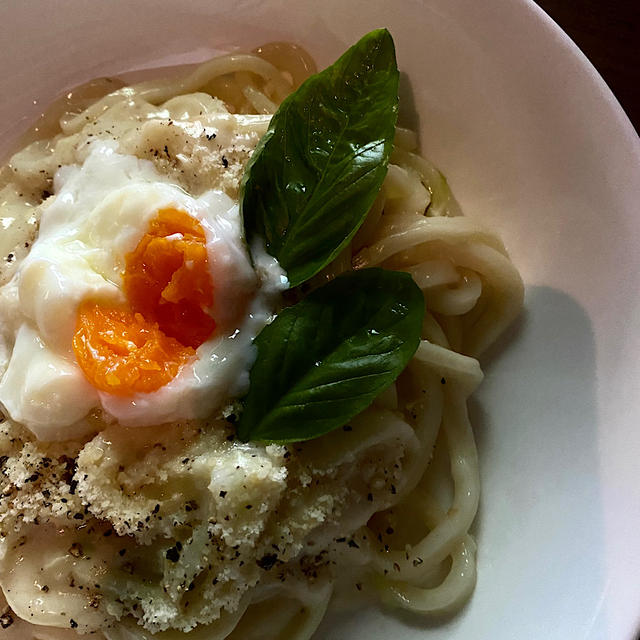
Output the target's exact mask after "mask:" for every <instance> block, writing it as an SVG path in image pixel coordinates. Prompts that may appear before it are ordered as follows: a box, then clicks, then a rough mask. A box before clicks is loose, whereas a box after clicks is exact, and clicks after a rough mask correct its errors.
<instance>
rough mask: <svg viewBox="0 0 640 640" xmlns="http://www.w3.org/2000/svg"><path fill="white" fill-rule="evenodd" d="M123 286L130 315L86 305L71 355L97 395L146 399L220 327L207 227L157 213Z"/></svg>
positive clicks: (180, 214) (172, 212)
mask: <svg viewBox="0 0 640 640" xmlns="http://www.w3.org/2000/svg"><path fill="white" fill-rule="evenodd" d="M123 280H124V291H125V294H126V296H127V300H128V302H129V307H130V309H115V308H110V307H103V306H100V305H97V304H93V303H84V304H83V305H81V307H80V309H79V311H78V321H77V325H76V333H75V335H74V338H73V349H74V352H75V354H76V359H77V361H78V364H79V365H80V367H81V369H82V370H83V372H84V374H85V376H86V377H87V378H88V380H89V382H91V384H92V385H93V386H94V387H95V388H96V389H100V390H102V391H107V392H109V393H112V394H115V395H130V394H132V393H136V392H146V393H148V392H150V391H155V390H156V389H159V388H160V387H162V386H163V385H165V384H167V382H169V381H170V380H172V379H173V378H174V377H175V376H176V375H177V373H178V371H179V370H180V367H182V365H184V364H185V362H187V360H189V359H190V358H191V357H193V356H194V355H195V349H196V348H197V347H199V346H200V345H201V344H202V343H203V342H205V341H206V340H208V339H209V337H210V336H211V334H212V333H213V331H214V329H215V327H216V323H215V321H214V319H213V318H212V317H211V316H210V315H209V314H208V312H207V310H208V309H209V308H210V307H211V305H212V304H213V285H212V282H211V275H210V274H209V269H208V259H207V250H206V238H205V234H204V230H203V228H202V225H201V224H200V223H199V222H198V221H197V220H196V219H194V218H192V217H191V216H189V215H188V214H187V213H185V212H184V211H179V210H177V209H162V210H161V211H159V212H158V215H157V217H156V218H155V219H154V220H152V221H151V223H150V225H149V230H148V231H147V233H146V234H145V235H144V236H143V237H142V239H141V240H140V242H139V243H138V246H137V247H136V248H135V249H134V250H133V251H132V252H131V253H129V254H128V255H127V256H126V257H125V271H124V274H123Z"/></svg>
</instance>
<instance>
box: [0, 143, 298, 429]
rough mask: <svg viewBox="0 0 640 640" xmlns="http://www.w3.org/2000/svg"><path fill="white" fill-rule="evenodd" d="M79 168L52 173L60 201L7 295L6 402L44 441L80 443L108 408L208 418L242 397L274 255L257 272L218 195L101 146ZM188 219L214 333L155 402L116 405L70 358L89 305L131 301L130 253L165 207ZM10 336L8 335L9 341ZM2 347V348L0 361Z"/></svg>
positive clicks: (139, 399)
mask: <svg viewBox="0 0 640 640" xmlns="http://www.w3.org/2000/svg"><path fill="white" fill-rule="evenodd" d="M93 147H94V148H93V150H92V152H91V154H90V155H89V156H88V158H87V159H86V160H85V162H84V163H83V165H82V166H73V167H63V168H62V169H60V170H59V171H58V173H57V174H56V179H55V185H54V189H55V194H56V198H55V199H54V201H53V203H52V204H51V205H50V206H49V207H48V208H47V209H46V210H45V211H44V212H43V215H42V220H41V225H40V230H39V235H38V238H37V240H36V241H35V243H34V244H33V246H32V248H31V251H30V253H29V255H28V256H27V257H26V258H25V259H24V261H23V263H22V264H21V265H20V267H19V268H18V270H17V272H16V274H15V275H14V277H13V279H12V280H11V281H10V282H9V283H8V284H7V285H5V286H4V287H2V288H0V299H2V300H5V301H6V304H4V307H3V308H2V309H0V321H2V322H3V323H4V324H5V326H6V327H10V329H9V330H8V331H7V330H5V340H4V342H5V344H4V345H3V346H4V351H5V352H6V353H10V357H9V361H8V366H6V371H5V372H4V375H3V377H2V380H0V403H1V404H2V405H3V407H4V409H5V411H6V412H7V413H8V414H9V415H10V416H11V417H12V418H13V419H14V420H16V421H18V422H20V423H22V424H24V425H26V426H27V427H28V428H29V429H31V430H32V431H33V432H34V433H35V435H36V436H37V437H38V438H39V439H41V440H62V439H67V438H71V437H73V438H75V437H81V436H83V435H86V434H88V433H90V432H91V431H94V430H95V421H90V420H86V419H85V418H86V416H87V414H89V413H90V412H91V411H92V409H102V411H103V413H104V417H105V418H106V420H107V421H117V422H118V423H120V424H123V425H127V426H147V425H154V424H163V423H168V422H175V421H179V420H186V419H196V418H204V417H206V416H208V415H210V414H211V413H212V412H213V411H214V410H215V409H216V408H217V407H220V406H221V404H223V403H224V402H226V401H227V400H228V399H229V398H233V397H236V396H238V395H239V394H241V393H243V392H244V390H245V389H246V386H247V384H248V371H249V368H250V367H251V364H252V362H253V358H254V353H253V349H252V346H251V342H252V339H253V338H254V337H255V335H257V333H258V332H259V331H260V329H261V328H262V327H263V326H264V325H265V324H266V323H267V322H268V320H269V318H270V315H271V313H270V304H271V298H272V296H273V293H274V292H277V291H279V290H282V289H283V288H284V287H285V286H286V278H285V277H284V273H283V272H282V270H281V269H279V267H278V266H277V263H275V261H274V260H273V259H270V258H268V257H267V256H266V255H265V256H262V257H261V258H260V259H259V260H258V263H259V268H258V272H256V271H255V270H254V266H253V265H252V263H251V259H250V257H249V254H248V252H247V249H246V246H245V244H244V240H243V236H242V223H241V220H240V214H239V208H238V204H237V203H236V202H234V201H233V200H232V199H231V198H229V197H228V196H227V195H226V194H224V193H223V192H221V191H209V192H207V193H205V194H203V195H202V196H200V197H199V198H193V197H192V196H190V195H189V194H187V193H186V192H185V191H183V190H182V189H180V188H178V187H177V186H175V185H173V184H170V183H169V181H168V180H167V179H166V178H165V177H163V176H162V175H160V174H159V173H158V172H157V171H156V169H155V168H154V167H153V165H152V164H151V162H149V161H146V160H140V159H138V158H135V157H133V156H126V155H121V154H119V153H117V152H116V151H115V148H114V147H113V146H110V145H108V144H100V145H93ZM168 207H173V208H176V209H180V210H183V211H186V212H187V213H189V214H190V215H192V216H193V217H194V218H196V219H197V220H198V221H199V222H200V223H201V225H202V227H203V229H204V231H205V236H206V248H207V255H208V261H209V269H210V273H211V277H212V282H213V287H214V303H213V308H212V310H211V313H212V316H213V317H214V319H215V320H216V323H217V329H216V331H215V333H214V335H213V337H212V338H211V339H209V340H208V341H207V342H205V343H203V344H202V345H201V346H200V347H199V348H198V349H197V351H196V359H195V361H191V362H189V363H187V364H186V365H185V366H184V367H183V368H182V369H181V371H180V372H179V374H178V375H177V376H176V377H175V378H174V379H173V380H171V381H170V382H169V383H168V384H166V385H165V386H163V387H161V388H160V389H158V390H157V391H155V392H152V393H136V394H133V395H131V396H126V397H122V396H115V395H111V394H108V393H106V392H102V391H98V390H96V389H94V388H93V387H92V386H91V385H90V383H89V382H88V381H87V379H86V378H85V377H84V374H83V373H82V371H81V369H80V367H79V366H78V364H77V362H76V360H75V356H74V353H73V350H72V346H71V341H72V338H73V334H74V331H75V326H76V320H77V310H78V307H79V305H80V304H81V303H82V302H83V301H84V300H88V299H90V300H93V301H96V302H98V303H102V304H105V305H112V304H117V303H122V302H126V297H125V294H124V291H123V281H122V273H123V271H124V267H125V256H126V255H127V253H129V252H131V251H133V250H134V249H135V247H136V246H137V244H138V242H139V241H140V238H141V237H142V236H143V235H144V234H145V233H146V231H147V229H148V226H149V222H150V221H151V220H152V219H153V218H154V217H155V216H156V215H157V213H158V211H159V210H160V209H163V208H168ZM7 333H8V334H9V336H8V337H7V335H6V334H7ZM1 354H2V350H0V357H1Z"/></svg>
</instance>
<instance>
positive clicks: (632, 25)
mask: <svg viewBox="0 0 640 640" xmlns="http://www.w3.org/2000/svg"><path fill="white" fill-rule="evenodd" d="M536 1H537V3H538V4H539V5H540V6H541V7H542V8H543V9H544V10H545V11H546V13H548V14H549V15H550V16H551V17H552V18H553V20H555V22H557V23H558V24H559V25H560V27H562V29H563V30H564V31H565V32H566V33H567V34H568V35H569V37H570V38H571V39H572V40H573V41H574V42H575V43H576V44H577V45H578V47H580V49H582V51H583V52H584V53H585V55H586V56H587V58H589V60H590V61H591V63H592V64H593V66H594V67H595V68H596V69H597V70H598V71H599V73H600V75H601V76H602V77H603V78H604V80H605V82H606V83H607V84H608V85H609V88H610V89H611V91H613V93H614V95H615V96H616V98H618V101H619V102H620V104H621V105H622V108H623V109H624V110H625V111H626V113H627V115H628V116H629V119H630V120H631V122H632V123H633V125H634V126H635V128H636V131H638V132H640V0H610V1H609V2H607V1H606V0H536Z"/></svg>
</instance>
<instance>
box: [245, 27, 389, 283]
mask: <svg viewBox="0 0 640 640" xmlns="http://www.w3.org/2000/svg"><path fill="white" fill-rule="evenodd" d="M397 112H398V68H397V65H396V59H395V50H394V46H393V39H392V38H391V34H390V33H389V32H388V31H387V30H386V29H379V30H377V31H372V32H371V33H369V34H367V35H366V36H364V37H363V38H362V39H361V40H360V41H359V42H358V43H357V44H355V45H354V46H353V47H351V48H350V49H349V50H348V51H347V52H346V53H345V54H344V55H343V56H342V57H341V58H340V59H339V60H338V61H337V62H336V63H335V64H333V65H332V66H330V67H328V68H327V69H325V70H324V71H322V72H321V73H318V74H316V75H314V76H311V77H310V78H309V79H308V80H307V81H306V82H305V83H304V84H303V85H302V86H300V88H299V89H298V90H297V91H295V92H294V93H292V94H291V95H290V96H288V97H287V98H286V99H285V100H284V102H283V103H282V104H281V105H280V108H279V109H278V111H277V112H276V114H275V115H274V116H273V118H272V119H271V123H270V125H269V129H268V130H267V133H266V134H265V135H264V136H263V137H262V138H261V140H260V142H259V143H258V146H257V148H256V150H255V152H254V153H253V156H252V157H251V160H250V161H249V162H248V164H247V167H246V170H245V173H244V176H243V180H242V198H241V211H242V215H243V218H244V225H245V234H246V237H247V239H248V240H249V245H250V246H251V240H252V238H253V237H254V236H256V235H257V236H260V237H261V238H262V239H264V241H265V243H266V249H267V251H268V252H269V253H270V254H271V255H272V256H274V257H275V258H277V260H278V261H279V263H280V265H281V266H282V268H283V269H285V270H286V272H287V276H288V278H289V283H290V286H292V287H293V286H297V285H299V284H300V283H302V282H304V281H305V280H308V279H309V278H311V277H312V276H313V275H315V274H316V273H317V272H318V271H320V269H322V268H323V267H324V266H325V265H327V264H328V263H329V262H331V260H333V259H334V258H335V257H336V256H337V255H338V253H340V251H341V250H342V249H343V248H344V247H345V246H346V245H347V244H348V242H349V241H350V240H351V238H352V237H353V235H354V234H355V232H356V231H357V230H358V227H359V226H360V225H361V224H362V222H363V221H364V218H365V216H366V214H367V211H368V210H369V208H370V207H371V205H372V204H373V201H374V199H375V197H376V195H377V193H378V191H379V189H380V186H381V184H382V181H383V180H384V176H385V174H386V172H387V164H388V161H389V155H390V153H391V148H392V142H393V136H394V131H395V124H396V119H397Z"/></svg>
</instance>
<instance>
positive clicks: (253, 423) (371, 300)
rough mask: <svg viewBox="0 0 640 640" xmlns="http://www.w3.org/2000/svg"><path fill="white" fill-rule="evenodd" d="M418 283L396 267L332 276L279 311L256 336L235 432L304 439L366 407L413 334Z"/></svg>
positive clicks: (399, 365) (399, 363) (416, 332)
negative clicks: (395, 269) (242, 408)
mask: <svg viewBox="0 0 640 640" xmlns="http://www.w3.org/2000/svg"><path fill="white" fill-rule="evenodd" d="M423 315H424V298H423V295H422V291H421V290H420V289H419V288H418V286H417V285H416V284H415V283H414V281H413V280H412V278H411V276H410V275H409V274H407V273H402V272H399V271H387V270H385V269H364V270H362V271H352V272H349V273H347V274H345V275H342V276H339V277H338V278H336V279H335V280H333V281H332V282H330V283H329V284H327V285H325V286H324V287H321V288H320V289H317V290H316V291H314V292H313V293H311V294H310V295H309V296H307V298H305V299H304V300H302V301H301V302H299V303H298V304H296V305H295V306H293V307H289V308H287V309H285V310H284V311H282V312H281V313H280V314H279V315H278V316H277V318H276V319H275V320H274V321H273V322H272V323H271V324H270V325H267V326H266V327H265V328H264V329H263V330H262V332H261V333H260V334H259V335H258V337H257V338H256V339H255V341H254V344H255V345H256V346H257V348H258V357H257V359H256V362H255V365H254V366H253V369H252V370H251V385H250V388H249V393H248V394H247V396H246V397H245V399H244V401H243V404H244V410H243V412H242V417H241V419H240V423H239V425H238V436H239V437H240V439H242V440H244V441H247V440H267V441H272V442H295V441H300V440H309V439H311V438H316V437H318V436H320V435H322V434H325V433H327V432H329V431H332V430H333V429H335V428H337V427H340V426H342V425H344V424H345V423H346V422H347V421H348V420H349V419H350V418H352V417H353V416H354V415H356V414H357V413H359V412H360V411H362V410H364V409H366V408H367V407H368V406H369V405H370V404H371V402H373V400H374V399H375V397H376V396H377V395H378V394H379V393H381V392H382V391H384V389H386V388H387V387H388V386H389V385H390V384H391V383H392V382H393V381H394V380H395V378H396V377H397V376H398V375H399V374H400V372H401V371H402V370H403V369H404V367H405V366H406V364H407V362H409V360H410V359H411V356H413V354H414V353H415V350H416V349H417V348H418V344H419V342H420V330H421V327H422V318H423Z"/></svg>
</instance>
